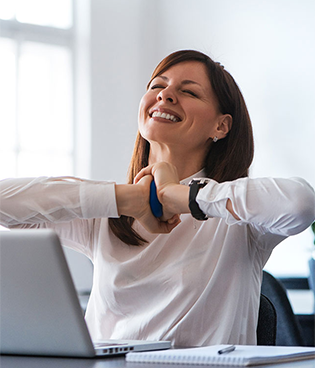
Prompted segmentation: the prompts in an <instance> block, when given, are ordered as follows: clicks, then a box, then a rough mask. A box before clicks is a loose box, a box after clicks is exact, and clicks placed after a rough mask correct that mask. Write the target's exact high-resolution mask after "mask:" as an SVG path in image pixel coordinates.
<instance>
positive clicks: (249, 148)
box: [109, 50, 254, 245]
mask: <svg viewBox="0 0 315 368" xmlns="http://www.w3.org/2000/svg"><path fill="white" fill-rule="evenodd" d="M188 86H189V88H188ZM193 94H194V95H195V96H194V95H193ZM163 113H164V114H166V115H167V114H169V115H173V116H174V117H175V118H176V120H178V121H174V122H171V121H170V120H166V119H165V118H163V117H162V114H163ZM153 114H158V115H161V116H153ZM223 138H224V139H223ZM213 141H214V142H215V144H213ZM253 154H254V143H253V133H252V126H251V121H250V117H249V114H248V110H247V107H246V104H245V101H244V98H243V96H242V94H241V92H240V90H239V88H238V86H237V84H236V83H235V81H234V79H233V77H232V76H231V75H230V74H229V73H228V72H227V71H226V70H225V69H224V68H223V67H222V66H221V65H220V64H219V63H216V62H214V61H213V60H212V59H211V58H209V57H208V56H207V55H204V54H202V53H200V52H197V51H194V50H185V51H178V52H175V53H173V54H171V55H169V56H167V57H166V58H165V59H163V60H162V61H161V62H160V63H159V64H158V66H157V67H156V69H155V70H154V72H153V73H152V76H151V79H150V81H149V83H148V85H147V93H146V94H145V95H144V96H143V98H142V100H141V102H140V106H139V132H138V136H137V139H136V143H135V147H134V153H133V156H132V159H131V163H130V167H129V183H130V184H131V183H133V181H134V178H135V176H136V175H137V174H138V172H139V171H140V170H141V169H142V168H144V167H145V166H147V165H148V164H152V163H154V162H159V161H168V162H173V163H174V165H175V166H176V167H177V170H179V177H180V179H183V178H186V177H189V176H190V175H193V174H194V173H196V172H198V171H200V170H201V169H202V168H204V169H205V173H206V176H207V177H211V178H213V179H215V180H217V181H218V182H223V181H227V180H234V179H237V178H240V177H246V176H247V175H248V168H249V166H250V164H251V162H252V159H253ZM133 222H134V219H132V218H128V217H124V216H121V217H120V218H119V219H110V220H109V225H110V228H111V230H112V231H113V233H114V234H115V235H116V236H117V237H118V238H119V239H121V240H122V241H124V242H126V243H128V244H132V245H139V244H141V243H143V242H145V239H143V238H142V237H141V236H139V235H138V234H137V233H136V232H135V230H134V228H133V227H132V224H133Z"/></svg>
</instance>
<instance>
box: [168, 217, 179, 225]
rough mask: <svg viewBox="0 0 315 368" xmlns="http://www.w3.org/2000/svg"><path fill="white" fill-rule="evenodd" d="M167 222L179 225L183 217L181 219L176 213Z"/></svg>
mask: <svg viewBox="0 0 315 368" xmlns="http://www.w3.org/2000/svg"><path fill="white" fill-rule="evenodd" d="M167 222H168V223H169V224H170V225H173V224H177V225H178V224H179V223H180V222H181V219H180V217H179V215H174V216H173V217H172V218H170V219H168V220H167ZM177 225H176V226H177Z"/></svg>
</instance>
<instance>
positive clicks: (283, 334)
mask: <svg viewBox="0 0 315 368" xmlns="http://www.w3.org/2000/svg"><path fill="white" fill-rule="evenodd" d="M261 293H262V294H264V295H266V296H267V297H268V298H269V299H270V300H271V302H272V304H273V305H274V307H275V309H276V312H277V335H276V345H283V346H305V342H304V338H303V335H302V329H301V326H300V324H299V322H298V320H297V318H296V316H295V314H294V313H293V310H292V307H291V304H290V301H289V299H288V296H287V292H286V289H285V287H284V286H283V285H282V283H281V282H280V280H277V279H276V278H275V277H274V276H272V275H271V274H270V273H268V272H267V271H263V281H262V287H261Z"/></svg>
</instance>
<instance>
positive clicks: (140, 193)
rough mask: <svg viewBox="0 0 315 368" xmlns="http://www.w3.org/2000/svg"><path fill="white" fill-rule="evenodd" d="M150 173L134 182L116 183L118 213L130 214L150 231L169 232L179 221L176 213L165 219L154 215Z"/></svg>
mask: <svg viewBox="0 0 315 368" xmlns="http://www.w3.org/2000/svg"><path fill="white" fill-rule="evenodd" d="M152 179H153V178H152V176H151V175H145V176H143V177H142V178H141V179H139V180H138V181H137V183H136V184H122V185H116V202H117V208H118V213H119V215H125V216H131V217H134V218H135V219H137V220H138V221H139V222H140V223H141V224H142V226H143V227H144V228H145V229H146V230H148V231H149V232H151V233H162V234H165V233H170V232H171V231H172V230H173V229H174V228H175V227H176V226H177V225H178V224H179V223H180V218H179V216H178V215H176V214H175V215H172V216H170V217H169V218H167V219H164V218H163V219H158V218H156V217H154V215H153V214H152V211H151V207H150V202H149V198H150V184H151V181H152Z"/></svg>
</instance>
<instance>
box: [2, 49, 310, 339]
mask: <svg viewBox="0 0 315 368" xmlns="http://www.w3.org/2000/svg"><path fill="white" fill-rule="evenodd" d="M252 157H253V138H252V129H251V123H250V119H249V115H248V112H247V109H246V106H245V102H244V100H243V97H242V95H241V93H240V91H239V89H238V87H237V85H236V84H235V82H234V80H233V78H232V77H231V76H230V74H228V73H227V72H226V71H225V70H224V68H223V67H222V66H220V65H219V64H218V63H215V62H213V61H212V60H211V59H210V58H209V57H207V56H206V55H204V54H202V53H199V52H196V51H179V52H176V53H173V54H171V55H169V56H168V57H166V58H165V59H164V60H163V61H162V62H161V63H160V64H159V65H158V66H157V68H156V70H155V71H154V73H153V75H152V79H151V81H150V82H149V84H148V89H147V92H146V94H145V95H144V97H143V98H142V100H141V103H140V108H139V134H138V137H137V141H136V145H135V149H134V154H133V157H132V161H131V165H130V171H129V184H125V185H116V184H115V183H109V182H93V181H87V180H80V179H77V178H36V179H8V180H4V181H2V182H1V183H0V190H1V215H0V220H1V224H2V225H4V226H7V227H10V228H15V227H18V228H25V227H48V228H53V229H55V230H56V231H57V232H58V233H59V235H60V237H61V240H62V242H63V244H64V245H66V246H69V247H71V248H73V249H75V250H78V251H80V252H82V253H84V254H85V255H87V256H88V257H89V258H90V259H91V260H92V262H93V264H94V282H93V287H92V291H91V297H90V300H89V304H88V307H87V312H86V321H87V323H88V326H89V329H90V332H91V334H92V336H93V338H94V339H95V340H99V339H109V338H113V339H119V338H124V339H148V340H156V339H158V340H170V341H172V343H173V344H176V345H177V346H192V345H195V346H196V345H198V346H202V345H210V344H220V343H226V344H230V343H233V344H255V343H256V325H257V318H258V307H259V295H260V286H261V277H262V268H263V267H264V265H265V263H266V262H267V260H268V258H269V256H270V254H271V252H272V250H273V248H274V247H275V246H276V245H277V244H278V243H280V242H281V241H282V240H283V239H285V238H286V237H287V236H289V235H293V234H297V233H299V232H300V231H302V230H304V229H305V228H307V227H308V226H309V225H310V224H311V223H312V221H313V220H314V218H315V195H314V191H313V189H312V188H311V187H310V186H309V185H308V184H307V183H306V182H305V181H304V180H302V179H272V178H263V179H250V178H248V177H247V174H248V168H249V166H250V164H251V161H252ZM153 178H154V181H155V183H156V186H157V194H158V198H159V200H160V202H161V203H162V206H163V216H162V217H161V218H160V219H156V218H155V217H154V216H153V215H152V213H151V210H150V206H149V191H150V183H151V181H152V179H153ZM193 178H203V179H207V180H205V181H204V180H201V181H198V180H195V181H193V182H192V184H191V185H190V186H189V185H188V184H189V182H190V181H191V179H193ZM202 220H205V221H202Z"/></svg>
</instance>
